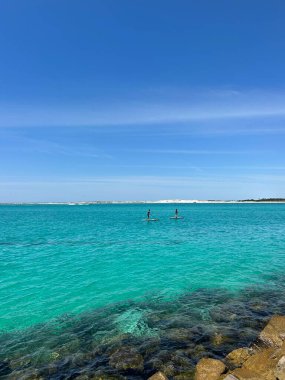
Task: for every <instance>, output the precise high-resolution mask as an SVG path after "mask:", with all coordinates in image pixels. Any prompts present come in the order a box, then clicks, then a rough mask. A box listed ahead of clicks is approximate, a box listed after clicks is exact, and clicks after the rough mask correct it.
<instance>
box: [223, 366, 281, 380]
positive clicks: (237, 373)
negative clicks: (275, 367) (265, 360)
mask: <svg viewBox="0 0 285 380" xmlns="http://www.w3.org/2000/svg"><path fill="white" fill-rule="evenodd" d="M265 379H266V380H267V378H264V377H260V374H258V373H256V372H254V371H251V370H249V369H247V368H237V369H235V370H234V371H233V372H232V373H231V374H229V375H228V376H227V377H226V378H225V379H224V380H265ZM272 380H273V379H272ZM274 380H275V379H274Z"/></svg>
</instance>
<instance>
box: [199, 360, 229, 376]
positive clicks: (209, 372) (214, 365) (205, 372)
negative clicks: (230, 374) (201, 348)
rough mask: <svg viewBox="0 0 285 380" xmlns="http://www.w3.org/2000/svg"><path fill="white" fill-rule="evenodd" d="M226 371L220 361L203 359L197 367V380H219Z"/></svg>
mask: <svg viewBox="0 0 285 380" xmlns="http://www.w3.org/2000/svg"><path fill="white" fill-rule="evenodd" d="M225 369H226V366H225V365H224V363H223V362H221V361H220V360H216V359H206V358H204V359H201V360H200V361H199V362H198V364H197V365H196V372H195V380H218V379H219V377H220V376H221V374H222V373H223V372H224V371H225Z"/></svg>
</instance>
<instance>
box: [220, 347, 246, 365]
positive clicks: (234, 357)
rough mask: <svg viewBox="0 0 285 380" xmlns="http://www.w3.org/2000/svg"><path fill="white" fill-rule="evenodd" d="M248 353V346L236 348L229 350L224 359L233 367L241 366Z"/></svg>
mask: <svg viewBox="0 0 285 380" xmlns="http://www.w3.org/2000/svg"><path fill="white" fill-rule="evenodd" d="M250 355H251V351H250V349H249V348H238V349H236V350H233V351H232V352H230V353H229V354H228V355H227V356H226V360H227V361H228V362H229V363H230V364H232V365H233V366H235V367H241V366H242V365H243V363H244V362H245V361H246V360H247V359H248V358H249V357H250Z"/></svg>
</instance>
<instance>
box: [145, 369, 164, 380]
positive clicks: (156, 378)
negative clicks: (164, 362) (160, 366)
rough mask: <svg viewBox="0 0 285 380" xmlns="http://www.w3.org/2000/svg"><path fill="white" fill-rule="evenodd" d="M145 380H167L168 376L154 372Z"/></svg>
mask: <svg viewBox="0 0 285 380" xmlns="http://www.w3.org/2000/svg"><path fill="white" fill-rule="evenodd" d="M147 380H168V378H167V377H166V376H165V374H164V373H162V372H160V371H159V372H156V373H155V374H154V375H152V376H151V377H149V378H148V379H147Z"/></svg>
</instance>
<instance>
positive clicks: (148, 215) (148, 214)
mask: <svg viewBox="0 0 285 380" xmlns="http://www.w3.org/2000/svg"><path fill="white" fill-rule="evenodd" d="M147 218H148V219H149V218H150V210H148V212H147Z"/></svg>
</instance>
